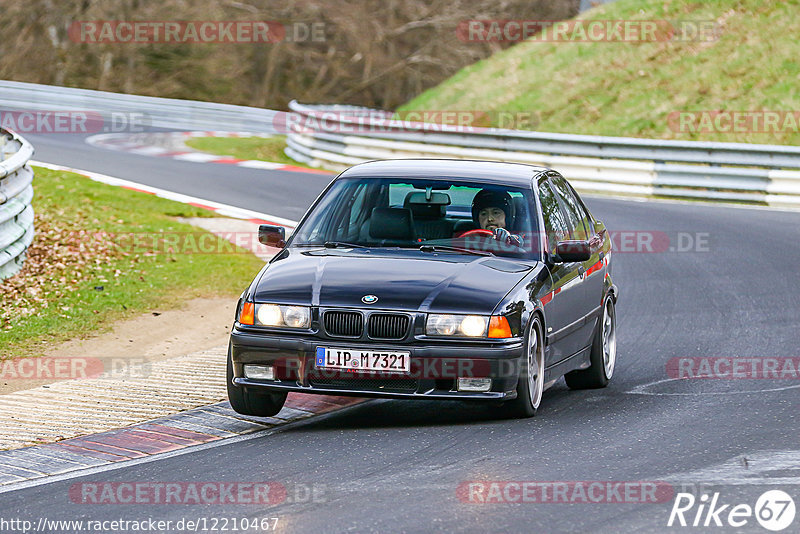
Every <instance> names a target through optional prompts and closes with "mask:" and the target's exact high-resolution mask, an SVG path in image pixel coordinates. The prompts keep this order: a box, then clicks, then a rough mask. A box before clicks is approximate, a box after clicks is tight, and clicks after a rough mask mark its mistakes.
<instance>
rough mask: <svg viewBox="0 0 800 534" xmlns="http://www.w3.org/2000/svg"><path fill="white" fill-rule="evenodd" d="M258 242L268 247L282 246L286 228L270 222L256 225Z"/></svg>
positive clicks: (284, 240) (284, 241)
mask: <svg viewBox="0 0 800 534" xmlns="http://www.w3.org/2000/svg"><path fill="white" fill-rule="evenodd" d="M258 242H259V243H261V244H262V245H267V246H268V247H277V248H283V246H284V245H286V229H285V228H284V227H283V226H273V225H271V224H260V225H258Z"/></svg>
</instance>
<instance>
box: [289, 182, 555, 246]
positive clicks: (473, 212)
mask: <svg viewBox="0 0 800 534" xmlns="http://www.w3.org/2000/svg"><path fill="white" fill-rule="evenodd" d="M532 200H533V197H532V192H531V190H529V189H520V188H515V187H509V186H503V185H494V184H483V183H475V182H469V181H457V180H442V179H437V180H433V179H431V180H425V179H414V180H409V179H408V178H357V179H356V178H352V179H340V180H338V181H336V182H335V183H334V184H333V186H332V187H331V188H330V189H329V190H328V192H327V193H326V194H325V195H324V196H323V198H322V199H320V201H319V202H318V203H317V205H316V206H315V207H314V209H313V211H312V212H311V213H310V214H309V216H308V218H307V219H306V220H305V221H304V222H303V224H302V225H301V226H300V227H299V228H298V229H297V230H296V232H295V234H294V236H293V237H292V240H291V245H292V246H296V247H308V246H323V245H325V244H327V245H328V246H348V245H357V246H362V247H397V248H417V249H419V248H421V249H422V250H423V251H450V252H454V253H458V252H459V250H454V249H461V250H462V251H469V252H478V253H491V254H494V255H497V256H513V257H524V258H535V259H538V258H537V256H538V251H539V243H538V241H537V239H536V236H537V235H538V232H537V228H536V222H535V221H537V220H538V217H532V216H531V214H532V213H533V206H535V204H534V203H533V201H532Z"/></svg>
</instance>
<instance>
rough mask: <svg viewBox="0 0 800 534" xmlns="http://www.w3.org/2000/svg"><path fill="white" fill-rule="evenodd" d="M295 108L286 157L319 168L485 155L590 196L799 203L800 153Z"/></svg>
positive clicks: (792, 149) (752, 146) (780, 148)
mask: <svg viewBox="0 0 800 534" xmlns="http://www.w3.org/2000/svg"><path fill="white" fill-rule="evenodd" d="M290 108H291V110H292V112H293V113H295V114H298V115H299V116H300V117H299V118H294V119H292V120H291V121H286V122H287V124H288V123H290V124H292V125H293V127H294V132H293V133H290V134H289V138H288V147H287V149H286V153H287V155H289V156H290V157H292V158H294V159H296V160H298V161H301V162H304V163H306V164H309V165H312V166H318V167H326V168H329V169H333V170H342V169H344V168H346V167H348V166H350V165H354V164H356V163H361V162H364V161H370V160H375V159H395V158H454V159H486V160H497V161H508V162H519V163H532V164H536V165H543V166H546V167H551V168H554V169H556V170H558V171H559V172H561V173H562V174H563V175H564V176H566V177H567V178H568V179H569V180H570V183H572V184H573V185H574V186H575V187H576V189H578V190H580V191H585V192H599V193H609V194H617V195H626V196H659V197H672V198H686V199H704V200H719V201H734V202H749V203H758V204H768V205H771V206H780V207H797V206H800V147H794V146H785V145H755V144H745V143H709V142H690V141H667V140H653V139H637V138H624V137H601V136H587V135H568V134H554V133H543V132H527V131H519V130H504V129H499V128H477V127H476V128H460V127H450V128H448V127H446V126H443V125H441V124H432V123H408V122H404V121H401V120H394V121H392V120H386V119H384V118H382V115H386V114H385V113H384V112H380V111H377V110H369V109H366V108H357V107H353V106H337V105H333V106H307V105H303V104H299V103H298V102H292V103H290ZM387 116H388V115H387ZM376 117H377V118H376Z"/></svg>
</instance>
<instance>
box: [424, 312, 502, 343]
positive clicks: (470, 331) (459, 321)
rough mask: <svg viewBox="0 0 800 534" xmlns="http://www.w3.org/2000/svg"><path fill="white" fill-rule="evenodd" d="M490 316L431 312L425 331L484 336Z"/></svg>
mask: <svg viewBox="0 0 800 534" xmlns="http://www.w3.org/2000/svg"><path fill="white" fill-rule="evenodd" d="M488 325H489V318H488V317H484V316H482V315H448V314H438V313H431V314H429V315H428V322H427V325H426V327H425V333H426V334H427V335H429V336H466V337H483V336H485V335H486V327H487V326H488Z"/></svg>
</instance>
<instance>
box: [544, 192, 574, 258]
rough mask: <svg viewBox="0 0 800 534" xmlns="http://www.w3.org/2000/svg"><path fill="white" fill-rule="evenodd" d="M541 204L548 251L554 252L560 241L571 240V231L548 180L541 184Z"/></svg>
mask: <svg viewBox="0 0 800 534" xmlns="http://www.w3.org/2000/svg"><path fill="white" fill-rule="evenodd" d="M539 202H540V203H541V204H542V218H544V226H545V233H546V234H547V249H548V250H549V251H550V252H553V251H554V250H555V249H556V245H557V244H558V242H559V241H564V240H566V239H569V229H568V227H567V223H566V221H564V214H563V213H562V211H561V208H560V206H559V203H558V199H557V198H556V195H555V193H553V190H552V189H551V188H550V184H549V183H548V181H547V180H543V181H542V182H541V183H540V184H539Z"/></svg>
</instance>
